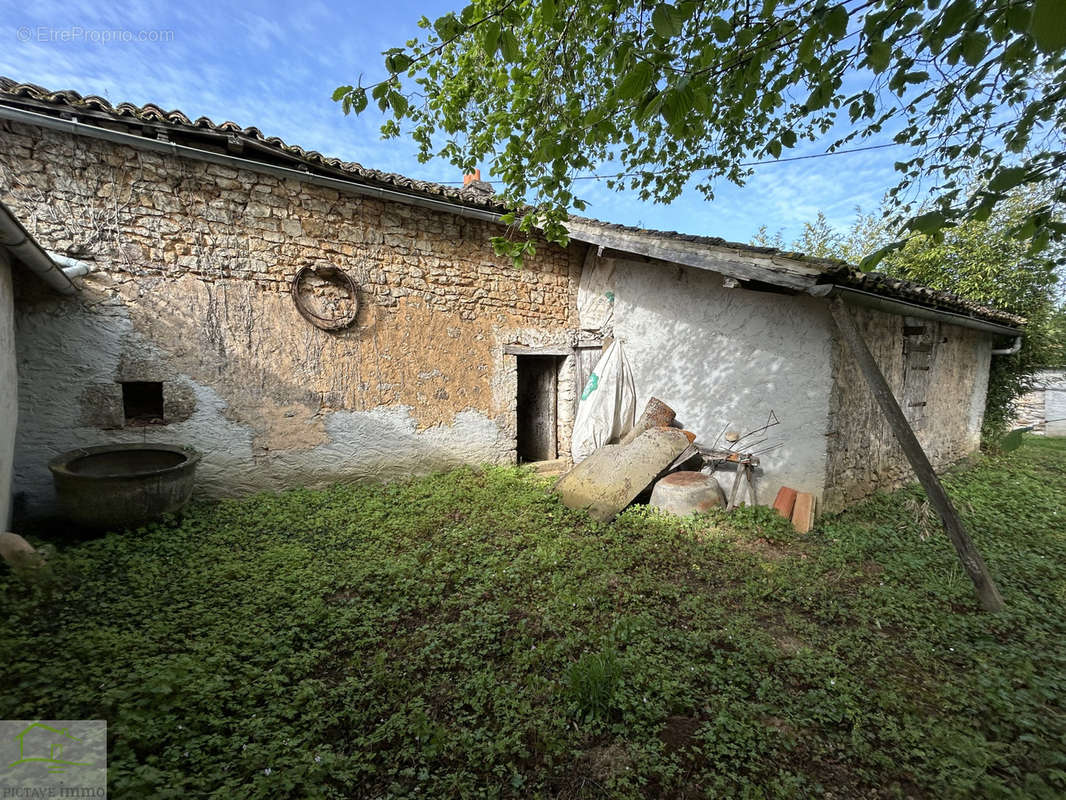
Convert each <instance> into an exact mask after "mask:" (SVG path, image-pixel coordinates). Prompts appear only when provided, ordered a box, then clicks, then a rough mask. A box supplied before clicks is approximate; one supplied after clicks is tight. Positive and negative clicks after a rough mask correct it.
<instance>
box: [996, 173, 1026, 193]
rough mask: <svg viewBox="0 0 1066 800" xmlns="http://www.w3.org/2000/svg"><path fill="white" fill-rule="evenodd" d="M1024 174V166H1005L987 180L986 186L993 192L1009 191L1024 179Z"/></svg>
mask: <svg viewBox="0 0 1066 800" xmlns="http://www.w3.org/2000/svg"><path fill="white" fill-rule="evenodd" d="M1026 174H1027V170H1026V169H1025V167H1005V168H1004V169H1001V170H1000V171H999V172H997V173H996V176H995V177H994V178H993V179H992V180H990V181H989V182H988V188H989V189H991V190H992V191H993V192H1006V191H1009V190H1010V189H1013V188H1014V187H1015V186H1018V185H1019V184H1021V183H1022V182H1023V181H1025V177H1026Z"/></svg>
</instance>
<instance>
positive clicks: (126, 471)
mask: <svg viewBox="0 0 1066 800" xmlns="http://www.w3.org/2000/svg"><path fill="white" fill-rule="evenodd" d="M199 461H200V454H199V453H197V452H196V451H194V450H191V449H189V448H187V447H182V446H180V445H174V444H107V445H100V446H98V447H83V448H80V449H78V450H71V451H70V452H69V453H64V454H63V455H61V456H58V457H57V458H54V459H52V460H51V461H50V462H49V463H48V469H50V470H51V471H52V480H53V481H54V483H55V487H56V495H57V496H58V497H59V504H60V507H61V508H62V510H63V513H64V514H66V515H67V516H68V517H69V518H70V519H72V520H73V521H74V522H77V523H78V524H80V525H84V526H86V527H88V528H130V527H133V526H135V525H140V524H142V523H145V522H148V521H150V520H153V519H155V518H157V517H160V516H162V515H163V514H166V513H168V512H172V511H177V510H178V509H180V508H181V507H182V506H184V505H185V504H186V503H187V502H188V501H189V497H190V496H191V495H192V488H193V478H194V475H195V472H196V464H197V463H198V462H199Z"/></svg>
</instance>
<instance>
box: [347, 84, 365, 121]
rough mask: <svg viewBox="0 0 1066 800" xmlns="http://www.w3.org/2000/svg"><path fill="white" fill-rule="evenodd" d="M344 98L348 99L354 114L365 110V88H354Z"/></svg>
mask: <svg viewBox="0 0 1066 800" xmlns="http://www.w3.org/2000/svg"><path fill="white" fill-rule="evenodd" d="M345 99H347V100H350V102H351V105H350V109H351V110H352V111H354V112H355V113H356V114H360V113H362V112H363V111H366V104H367V96H366V89H364V88H362V87H361V86H360V87H359V88H358V89H355V90H354V91H352V93H351V94H350V95H348V97H347V98H345ZM345 113H347V112H345Z"/></svg>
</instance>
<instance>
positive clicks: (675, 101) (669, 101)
mask: <svg viewBox="0 0 1066 800" xmlns="http://www.w3.org/2000/svg"><path fill="white" fill-rule="evenodd" d="M664 94H665V97H664V98H663V105H662V115H663V117H664V118H665V119H666V121H667V122H668V123H670V124H671V125H679V124H680V123H682V122H684V121H685V118H686V117H687V116H688V114H689V112H691V111H692V106H693V104H694V102H695V101H694V97H693V93H692V88H691V87H689V86H688V85H687V84H686V85H685V86H683V87H677V88H674V89H671V90H669V91H667V92H664Z"/></svg>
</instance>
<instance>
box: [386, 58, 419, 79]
mask: <svg viewBox="0 0 1066 800" xmlns="http://www.w3.org/2000/svg"><path fill="white" fill-rule="evenodd" d="M413 63H414V59H413V58H411V57H410V56H409V55H407V53H393V54H392V55H390V56H388V57H387V58H386V59H385V69H387V70H388V71H389V72H391V73H392V74H393V75H396V74H399V73H401V72H404V71H405V70H406V69H407V68H408V67H409V66H411V65H412V64H413Z"/></svg>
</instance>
